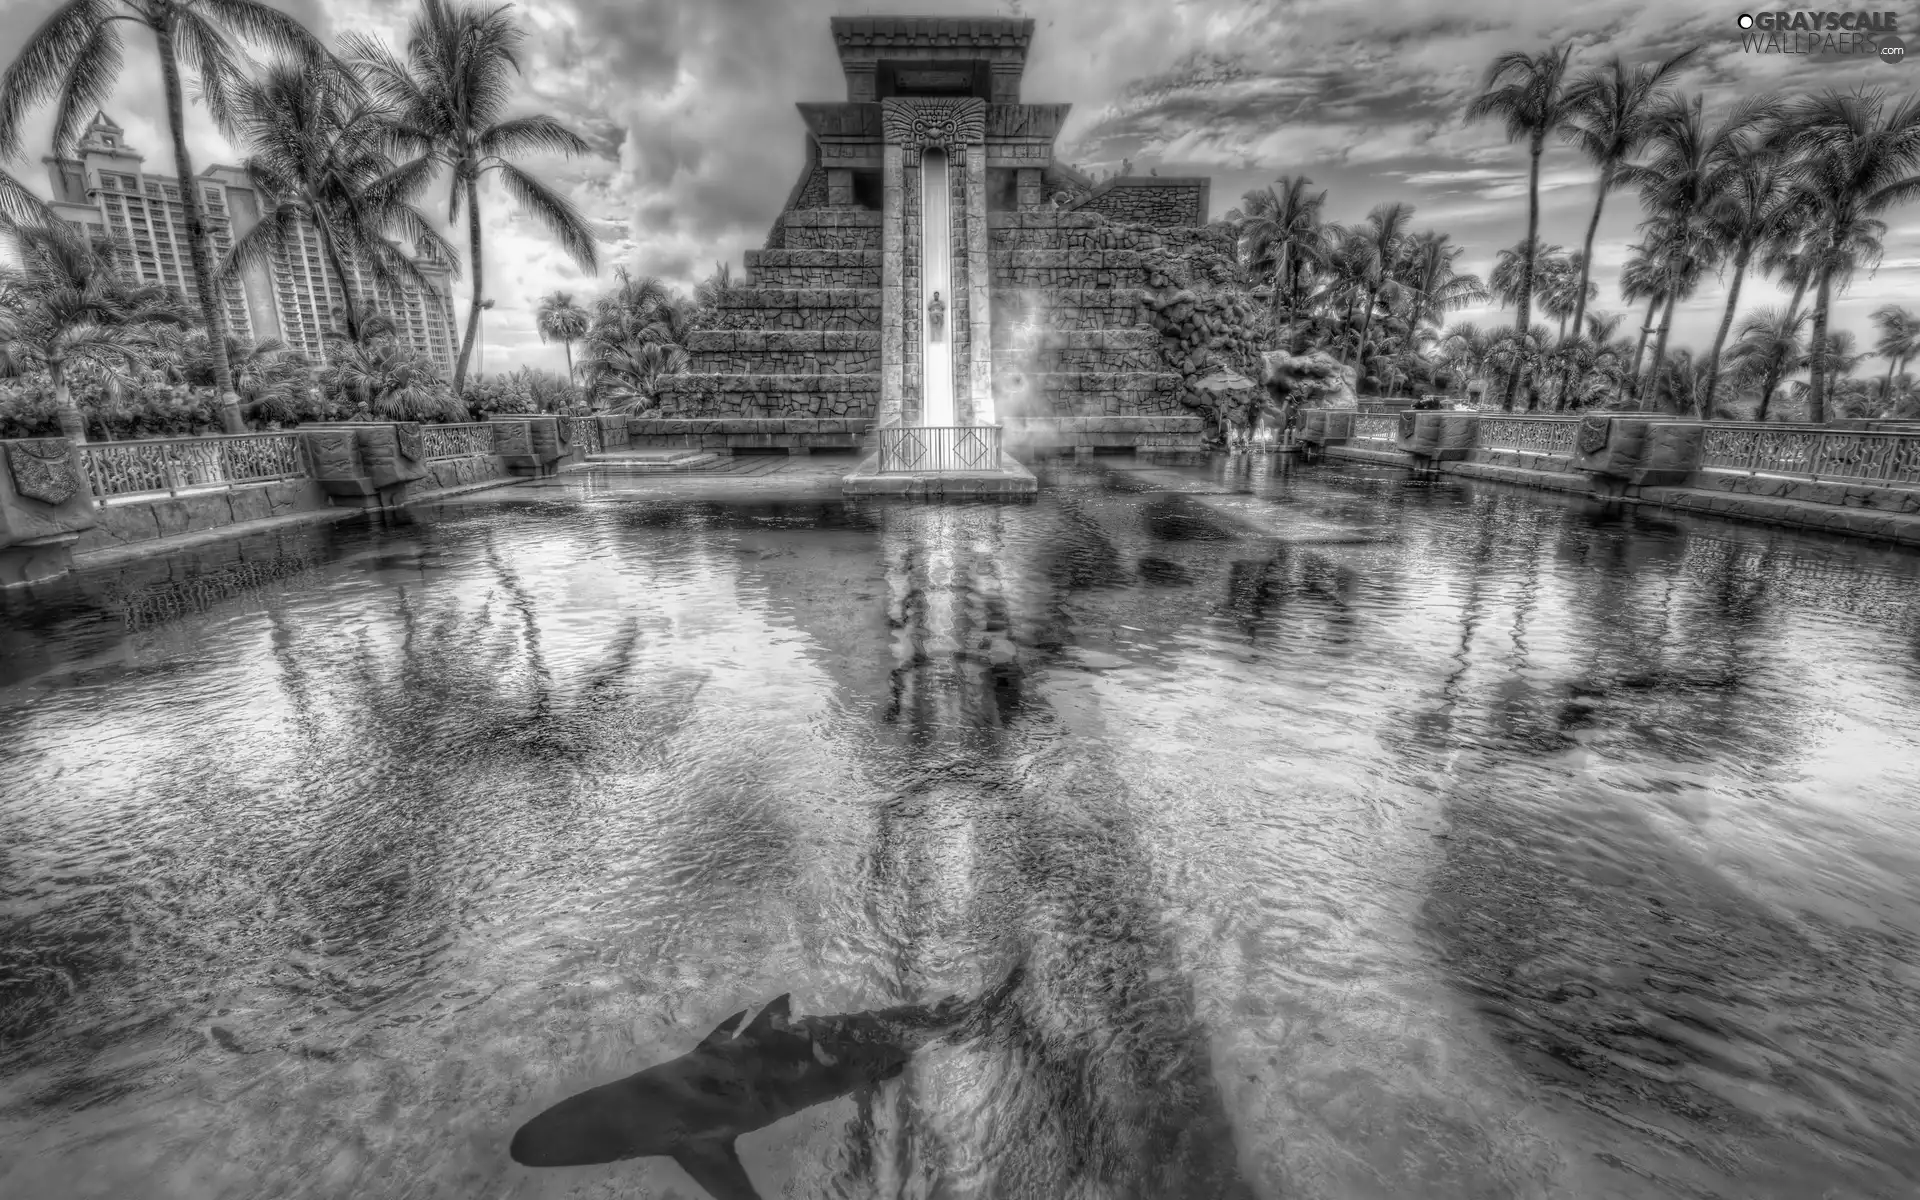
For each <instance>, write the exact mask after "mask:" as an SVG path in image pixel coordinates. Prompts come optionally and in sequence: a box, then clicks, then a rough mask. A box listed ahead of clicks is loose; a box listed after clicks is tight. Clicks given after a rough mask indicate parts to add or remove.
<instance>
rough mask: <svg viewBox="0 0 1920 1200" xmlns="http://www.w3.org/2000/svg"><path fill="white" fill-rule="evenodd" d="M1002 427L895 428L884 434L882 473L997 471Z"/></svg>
mask: <svg viewBox="0 0 1920 1200" xmlns="http://www.w3.org/2000/svg"><path fill="white" fill-rule="evenodd" d="M999 469H1000V426H998V425H959V426H946V425H893V426H889V427H887V428H885V429H882V430H880V470H881V471H882V472H898V471H997V470H999Z"/></svg>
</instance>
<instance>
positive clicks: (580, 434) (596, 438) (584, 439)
mask: <svg viewBox="0 0 1920 1200" xmlns="http://www.w3.org/2000/svg"><path fill="white" fill-rule="evenodd" d="M565 419H566V420H569V421H572V422H573V439H572V440H573V443H574V444H575V445H576V446H579V447H580V448H581V449H582V450H584V451H585V452H586V453H588V454H599V453H600V452H601V451H603V450H605V449H606V448H607V438H606V431H605V430H604V429H602V428H601V427H600V420H599V418H598V417H567V418H565Z"/></svg>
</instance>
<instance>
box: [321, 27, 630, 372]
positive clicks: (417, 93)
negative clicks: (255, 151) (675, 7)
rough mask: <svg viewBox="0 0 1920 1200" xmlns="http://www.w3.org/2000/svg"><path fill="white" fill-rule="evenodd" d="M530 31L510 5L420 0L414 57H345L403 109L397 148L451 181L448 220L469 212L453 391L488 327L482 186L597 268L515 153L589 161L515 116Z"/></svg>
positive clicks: (382, 53) (579, 234)
mask: <svg viewBox="0 0 1920 1200" xmlns="http://www.w3.org/2000/svg"><path fill="white" fill-rule="evenodd" d="M525 37H526V35H525V33H524V32H523V31H522V30H521V28H520V26H519V24H518V23H517V22H516V21H514V19H513V17H512V15H511V6H509V5H501V6H500V7H498V8H493V9H482V8H479V7H475V6H471V5H467V4H462V3H459V2H458V0H421V3H420V11H419V12H418V13H416V14H415V15H414V18H413V21H412V23H411V24H410V25H409V26H408V29H407V51H406V60H405V61H404V62H403V61H401V60H400V59H399V58H397V57H395V55H394V54H393V52H392V51H390V50H388V49H387V48H386V47H385V46H384V45H382V44H381V43H380V42H378V41H376V40H375V39H373V38H371V37H367V36H365V35H353V36H351V37H350V38H348V39H347V40H346V42H345V46H346V49H347V53H348V54H349V56H350V57H352V58H353V59H354V60H355V61H356V62H357V63H359V64H360V65H361V66H362V67H363V68H364V69H365V71H366V73H367V78H368V82H369V83H370V84H371V86H373V87H374V89H375V90H376V91H377V92H378V93H379V94H380V95H381V96H382V97H383V98H384V99H386V100H388V101H389V102H390V103H392V104H393V105H394V107H395V108H396V109H397V110H398V122H397V128H398V139H397V140H398V143H399V144H400V145H402V146H404V147H406V148H408V149H409V150H415V149H417V150H421V151H424V152H426V153H428V154H431V155H433V156H434V157H435V158H436V159H438V160H439V161H440V162H441V163H442V164H444V165H445V166H446V167H447V168H448V170H449V171H450V172H451V174H452V183H451V190H450V193H449V197H448V201H447V219H448V220H449V221H458V220H459V219H460V212H461V208H462V206H463V205H464V206H465V209H466V214H467V240H468V253H469V255H470V256H471V258H472V271H473V301H472V304H471V307H470V308H469V309H468V312H467V331H466V334H465V336H463V337H462V338H461V340H460V354H459V357H458V358H456V359H455V361H454V368H453V388H454V391H455V393H456V394H457V393H458V392H459V391H460V390H461V389H462V388H463V387H464V386H465V384H466V378H467V359H468V357H469V356H470V355H471V354H472V352H473V339H474V335H475V334H476V333H478V332H479V329H480V312H481V308H482V306H483V305H484V303H485V294H484V291H483V286H484V278H485V273H484V270H483V268H482V258H481V244H480V180H481V178H482V177H483V176H485V175H488V174H498V175H499V176H500V179H501V182H502V183H504V184H505V185H506V188H507V192H508V193H509V194H510V195H511V196H513V198H514V199H515V200H517V201H518V202H519V204H520V207H521V208H522V209H524V210H526V211H527V212H530V213H532V214H533V216H534V218H535V219H536V220H537V221H539V222H540V223H541V224H542V225H545V226H546V227H547V229H548V231H549V232H550V233H552V234H553V235H554V237H555V238H557V239H558V240H559V242H560V246H561V248H562V249H564V250H565V251H566V252H567V254H568V256H569V257H571V258H572V259H573V261H574V262H575V263H576V264H578V265H579V267H580V269H581V270H582V271H586V272H596V271H598V270H599V257H598V255H597V254H596V252H595V250H594V240H593V232H592V230H590V229H589V228H588V227H587V223H586V220H585V218H583V217H582V216H581V215H580V212H579V210H577V209H576V208H574V206H573V203H572V202H571V201H569V200H568V199H567V198H566V197H565V196H562V195H561V194H560V193H558V192H556V191H554V190H553V189H552V188H549V187H548V186H547V185H546V184H544V183H542V182H541V181H540V180H538V179H535V178H534V177H533V176H532V175H529V174H527V173H526V172H525V171H523V170H522V169H521V168H520V167H518V166H516V165H515V164H514V163H513V162H512V161H511V159H512V156H514V155H519V154H525V153H529V152H538V151H548V152H555V151H557V152H559V153H561V154H566V155H574V154H584V153H586V152H587V150H588V146H587V143H586V141H585V140H584V139H582V138H581V137H580V135H579V134H576V133H574V132H573V131H572V130H570V129H568V128H567V127H566V126H564V125H562V124H560V122H558V121H556V120H554V119H553V118H552V117H550V116H545V115H533V116H523V117H509V116H507V115H506V107H507V102H508V100H509V99H510V98H511V96H512V91H513V88H512V82H513V77H514V76H515V75H517V74H519V72H520V52H521V47H522V44H523V43H524V41H525Z"/></svg>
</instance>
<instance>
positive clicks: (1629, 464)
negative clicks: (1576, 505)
mask: <svg viewBox="0 0 1920 1200" xmlns="http://www.w3.org/2000/svg"><path fill="white" fill-rule="evenodd" d="M1706 434H1707V430H1706V426H1704V425H1696V424H1692V423H1689V422H1682V421H1668V420H1661V419H1659V418H1657V417H1645V416H1637V415H1632V416H1627V415H1620V414H1613V413H1588V414H1587V415H1586V416H1585V417H1584V418H1582V420H1581V422H1580V428H1579V431H1578V432H1577V433H1576V434H1575V437H1574V456H1573V465H1574V469H1575V470H1577V471H1583V472H1585V473H1586V475H1587V478H1588V479H1589V480H1590V481H1591V482H1592V484H1593V491H1594V494H1595V495H1597V496H1600V497H1602V498H1604V499H1618V498H1620V497H1622V496H1634V495H1638V494H1639V492H1640V489H1641V488H1643V487H1682V486H1685V485H1686V484H1687V483H1688V482H1689V481H1690V480H1691V479H1692V478H1693V476H1694V473H1695V472H1697V471H1698V470H1699V469H1700V454H1701V450H1702V448H1703V447H1704V446H1705V444H1706Z"/></svg>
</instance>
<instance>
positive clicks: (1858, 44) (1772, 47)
mask: <svg viewBox="0 0 1920 1200" xmlns="http://www.w3.org/2000/svg"><path fill="white" fill-rule="evenodd" d="M1735 24H1737V25H1738V26H1739V27H1740V46H1741V49H1743V50H1745V51H1746V52H1747V53H1749V54H1798V55H1808V56H1811V57H1815V58H1819V59H1827V60H1835V59H1845V58H1850V57H1857V56H1864V55H1872V56H1873V57H1875V58H1878V59H1879V60H1880V61H1881V62H1884V63H1891V64H1894V65H1896V66H1897V65H1898V64H1900V63H1903V62H1905V61H1907V44H1906V43H1905V42H1903V41H1901V40H1900V38H1899V37H1898V36H1897V34H1896V32H1895V31H1896V30H1898V29H1899V26H1900V22H1899V18H1898V16H1897V14H1895V13H1890V12H1816V11H1813V10H1799V11H1792V12H1763V13H1741V14H1740V17H1739V19H1738V20H1737V21H1735Z"/></svg>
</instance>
